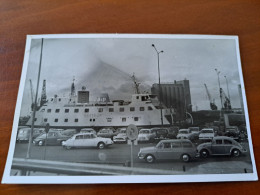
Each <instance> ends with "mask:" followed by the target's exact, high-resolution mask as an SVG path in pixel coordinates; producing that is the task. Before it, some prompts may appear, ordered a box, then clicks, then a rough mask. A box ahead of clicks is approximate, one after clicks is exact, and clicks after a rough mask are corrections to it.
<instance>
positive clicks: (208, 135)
mask: <svg viewBox="0 0 260 195" xmlns="http://www.w3.org/2000/svg"><path fill="white" fill-rule="evenodd" d="M214 136H215V132H214V129H213V128H205V129H202V130H201V131H200V135H199V139H200V140H209V141H211V140H212V139H213V138H214Z"/></svg>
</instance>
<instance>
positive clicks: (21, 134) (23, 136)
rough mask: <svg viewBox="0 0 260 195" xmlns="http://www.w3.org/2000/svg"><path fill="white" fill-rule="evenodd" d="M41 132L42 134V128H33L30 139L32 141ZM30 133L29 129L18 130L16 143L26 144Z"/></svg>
mask: <svg viewBox="0 0 260 195" xmlns="http://www.w3.org/2000/svg"><path fill="white" fill-rule="evenodd" d="M43 132H44V128H34V129H33V137H32V138H33V139H34V138H36V137H38V136H39V135H40V134H42V133H43ZM30 133H31V128H30V127H27V128H21V129H19V130H18V134H17V138H16V141H17V142H22V141H25V142H28V141H29V139H30Z"/></svg>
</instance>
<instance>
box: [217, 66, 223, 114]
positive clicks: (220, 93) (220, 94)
mask: <svg viewBox="0 0 260 195" xmlns="http://www.w3.org/2000/svg"><path fill="white" fill-rule="evenodd" d="M215 71H216V73H217V75H218V87H219V97H220V102H221V108H222V109H223V102H222V92H221V88H220V81H219V74H220V71H218V69H216V68H215Z"/></svg>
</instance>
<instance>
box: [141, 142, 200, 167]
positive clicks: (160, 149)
mask: <svg viewBox="0 0 260 195" xmlns="http://www.w3.org/2000/svg"><path fill="white" fill-rule="evenodd" d="M195 157H198V153H197V150H196V147H195V145H194V144H193V143H192V142H191V141H190V140H187V139H185V140H184V139H172V140H170V139H169V140H162V141H160V142H159V143H158V144H157V145H156V146H155V147H145V148H141V149H140V151H139V153H138V158H139V159H144V160H146V162H148V163H153V162H154V161H155V160H160V159H161V160H166V159H167V160H170V159H181V160H182V161H184V162H188V161H190V160H191V159H193V158H195Z"/></svg>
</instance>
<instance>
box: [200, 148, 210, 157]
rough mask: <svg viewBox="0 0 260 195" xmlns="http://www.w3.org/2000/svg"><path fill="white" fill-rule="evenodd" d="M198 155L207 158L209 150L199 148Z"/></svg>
mask: <svg viewBox="0 0 260 195" xmlns="http://www.w3.org/2000/svg"><path fill="white" fill-rule="evenodd" d="M200 156H201V157H202V158H207V157H208V156H209V152H208V151H207V150H201V151H200Z"/></svg>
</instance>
